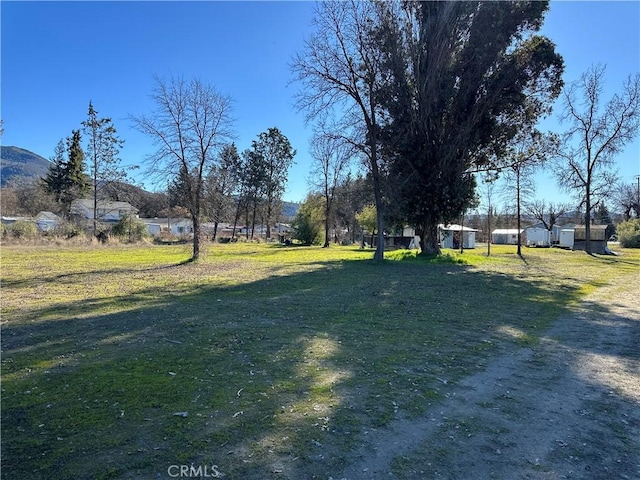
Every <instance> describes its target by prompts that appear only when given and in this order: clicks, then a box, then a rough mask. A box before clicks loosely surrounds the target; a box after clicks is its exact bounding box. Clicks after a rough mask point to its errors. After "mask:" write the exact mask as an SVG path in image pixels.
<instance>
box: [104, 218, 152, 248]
mask: <svg viewBox="0 0 640 480" xmlns="http://www.w3.org/2000/svg"><path fill="white" fill-rule="evenodd" d="M111 233H112V234H113V235H116V236H118V237H120V240H124V241H128V242H139V241H141V240H142V239H143V238H145V237H146V236H147V235H148V234H149V232H148V231H147V226H146V225H145V224H144V223H143V222H141V221H140V220H138V219H136V218H132V217H129V216H124V217H122V218H121V219H120V220H119V221H118V223H116V224H115V225H114V226H113V228H112V229H111Z"/></svg>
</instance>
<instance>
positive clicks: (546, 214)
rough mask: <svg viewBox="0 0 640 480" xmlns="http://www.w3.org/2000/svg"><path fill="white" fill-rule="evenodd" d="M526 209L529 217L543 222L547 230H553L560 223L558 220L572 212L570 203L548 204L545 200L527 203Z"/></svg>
mask: <svg viewBox="0 0 640 480" xmlns="http://www.w3.org/2000/svg"><path fill="white" fill-rule="evenodd" d="M524 208H525V212H526V213H527V215H530V216H532V217H533V218H535V219H536V220H538V221H539V222H542V224H543V225H544V228H546V229H547V230H552V229H553V226H554V225H556V224H557V223H558V219H559V218H561V217H562V216H564V215H566V214H567V213H568V212H570V211H571V210H572V208H571V205H569V204H568V203H553V202H549V203H547V202H546V201H544V200H534V201H532V202H527V203H525V205H524Z"/></svg>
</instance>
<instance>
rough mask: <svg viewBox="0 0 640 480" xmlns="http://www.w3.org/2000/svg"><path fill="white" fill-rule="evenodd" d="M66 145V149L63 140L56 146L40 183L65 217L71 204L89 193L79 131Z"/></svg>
mask: <svg viewBox="0 0 640 480" xmlns="http://www.w3.org/2000/svg"><path fill="white" fill-rule="evenodd" d="M66 143H67V146H66V149H65V144H64V141H63V140H60V141H59V142H58V145H56V148H55V150H54V155H53V157H51V166H50V167H49V171H48V173H47V176H46V177H45V178H44V179H43V181H42V187H43V189H44V191H45V192H47V193H50V194H52V195H53V197H54V200H55V201H56V203H58V204H59V205H60V211H61V212H62V213H63V214H65V215H66V214H68V213H69V209H70V207H71V202H73V200H75V199H76V198H80V197H82V196H84V195H86V194H87V192H88V191H89V183H88V179H87V176H86V175H85V174H84V173H83V170H84V168H85V164H84V152H83V151H82V146H81V137H80V131H79V130H73V132H72V133H71V137H67V140H66Z"/></svg>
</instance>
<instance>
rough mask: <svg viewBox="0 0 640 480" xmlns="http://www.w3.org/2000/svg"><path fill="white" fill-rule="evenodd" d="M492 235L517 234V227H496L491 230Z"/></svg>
mask: <svg viewBox="0 0 640 480" xmlns="http://www.w3.org/2000/svg"><path fill="white" fill-rule="evenodd" d="M522 232H524V230H523V229H521V230H520V233H522ZM491 234H492V235H494V234H495V235H517V234H518V229H517V228H496V229H495V230H494V231H493V232H491Z"/></svg>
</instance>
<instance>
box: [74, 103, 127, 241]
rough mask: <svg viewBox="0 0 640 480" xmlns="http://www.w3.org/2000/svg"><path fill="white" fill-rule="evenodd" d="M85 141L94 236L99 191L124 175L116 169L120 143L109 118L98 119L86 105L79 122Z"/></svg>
mask: <svg viewBox="0 0 640 480" xmlns="http://www.w3.org/2000/svg"><path fill="white" fill-rule="evenodd" d="M82 126H83V129H84V133H85V135H86V137H87V158H88V163H89V165H88V167H89V177H90V178H91V183H92V187H93V233H94V235H98V233H99V232H98V221H99V218H98V201H99V200H101V199H102V198H101V197H102V195H101V191H102V190H103V189H104V188H105V187H108V185H109V184H110V183H114V182H122V181H124V180H125V179H126V176H127V174H126V172H125V171H124V169H123V168H122V167H120V159H119V158H118V153H119V152H120V148H122V144H123V141H122V140H121V139H120V138H119V137H118V135H117V132H116V128H115V127H114V126H113V122H112V121H111V118H108V117H105V118H98V112H97V111H96V110H95V109H94V108H93V103H92V102H89V111H88V114H87V119H86V120H85V121H84V122H82Z"/></svg>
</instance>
